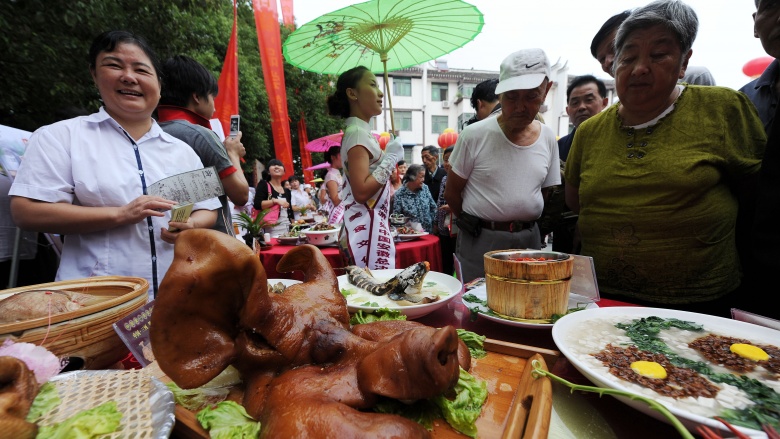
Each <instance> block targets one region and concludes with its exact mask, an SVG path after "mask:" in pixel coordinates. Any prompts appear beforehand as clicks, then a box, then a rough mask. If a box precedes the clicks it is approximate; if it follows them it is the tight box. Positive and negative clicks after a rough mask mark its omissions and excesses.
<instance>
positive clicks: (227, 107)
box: [214, 0, 239, 135]
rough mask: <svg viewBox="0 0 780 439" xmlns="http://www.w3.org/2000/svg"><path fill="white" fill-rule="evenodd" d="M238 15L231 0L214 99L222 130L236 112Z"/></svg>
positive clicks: (225, 129)
mask: <svg viewBox="0 0 780 439" xmlns="http://www.w3.org/2000/svg"><path fill="white" fill-rule="evenodd" d="M237 39H238V17H237V15H236V0H233V31H232V32H231V34H230V42H228V48H227V53H225V62H224V64H222V73H220V74H219V81H218V82H217V86H218V87H219V93H217V97H216V98H215V99H214V109H215V110H216V111H215V117H216V118H217V119H219V121H220V122H221V123H222V131H223V132H224V133H225V135H227V134H228V133H229V132H230V116H231V115H233V114H239V113H238V41H237Z"/></svg>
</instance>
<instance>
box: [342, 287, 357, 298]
mask: <svg viewBox="0 0 780 439" xmlns="http://www.w3.org/2000/svg"><path fill="white" fill-rule="evenodd" d="M340 291H341V295H342V296H344V297H349V296H351V295H353V294H355V293H357V291H356V290H354V289H352V288H342V289H341V290H340Z"/></svg>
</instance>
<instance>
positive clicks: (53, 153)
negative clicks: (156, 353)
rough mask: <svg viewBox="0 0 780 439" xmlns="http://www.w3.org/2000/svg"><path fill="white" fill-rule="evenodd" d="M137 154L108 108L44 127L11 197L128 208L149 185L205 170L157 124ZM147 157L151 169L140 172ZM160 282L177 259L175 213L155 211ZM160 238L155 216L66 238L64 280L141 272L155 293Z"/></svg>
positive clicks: (215, 204) (213, 205) (211, 203)
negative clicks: (165, 231) (168, 235)
mask: <svg viewBox="0 0 780 439" xmlns="http://www.w3.org/2000/svg"><path fill="white" fill-rule="evenodd" d="M136 144H137V145H138V150H137V155H136V150H135V147H134V146H133V144H132V142H131V141H130V140H129V139H128V137H127V136H126V135H125V133H124V130H123V129H122V128H121V127H120V126H119V124H118V123H117V122H116V121H115V120H114V119H112V118H111V116H109V115H108V113H106V111H105V110H104V109H103V108H101V109H100V111H99V112H97V113H94V114H91V115H89V116H82V117H76V118H74V119H68V120H64V121H61V122H57V123H55V124H52V125H48V126H45V127H42V128H39V129H38V130H37V131H35V132H34V133H33V135H32V136H31V137H30V142H29V145H28V146H27V150H26V151H25V154H24V160H22V165H21V166H20V168H19V172H18V174H17V175H16V179H15V180H14V184H13V186H11V191H10V192H9V194H10V195H17V196H20V197H26V198H31V199H34V200H41V201H47V202H50V203H70V204H76V205H81V206H91V207H103V206H112V207H117V206H124V205H126V204H127V203H129V202H130V201H132V200H134V199H136V198H138V197H139V196H141V195H143V189H142V184H141V178H142V177H143V178H144V180H145V183H146V187H149V186H150V185H151V184H152V183H154V182H156V181H158V180H161V179H163V178H165V177H169V176H171V175H176V174H180V173H182V172H187V171H191V170H193V169H199V168H203V164H202V163H201V161H200V158H198V155H197V154H195V151H193V150H192V148H190V147H189V145H187V144H186V143H184V142H182V141H181V140H178V139H176V138H175V137H173V136H171V135H168V134H166V133H165V132H163V130H162V129H160V127H159V126H158V125H157V123H156V122H154V121H153V122H152V128H151V129H150V130H149V132H148V133H146V134H144V136H143V137H142V138H141V139H139V140H138V141H137V142H136ZM139 161H140V163H141V168H142V169H143V171H139ZM220 206H221V204H220V202H219V200H218V199H217V198H212V199H209V200H206V201H203V202H201V203H196V204H195V207H194V208H193V209H194V210H199V209H208V210H214V209H218V208H219V207H220ZM151 219H152V227H153V228H154V230H153V236H154V241H153V244H154V254H155V255H156V262H157V283H158V285H159V283H160V282H161V281H162V279H163V277H164V276H165V273H166V272H167V271H168V267H170V265H171V262H172V261H173V244H168V243H167V242H165V241H163V240H162V239H161V238H160V229H161V228H163V227H166V228H167V227H168V221H170V219H171V212H170V211H167V212H165V216H162V217H151ZM154 257H155V256H153V252H152V244H151V243H150V238H149V228H148V226H147V221H146V220H142V221H139V222H138V223H136V224H132V225H127V226H121V227H114V228H112V229H108V230H103V231H99V232H93V233H84V234H73V235H67V236H66V237H65V244H64V246H63V250H62V257H61V260H60V266H59V270H58V271H57V280H67V279H78V278H84V277H90V276H109V275H115V276H138V277H143V278H146V279H147V280H148V281H149V293H150V295H151V294H153V292H154V287H153V273H152V266H153V263H152V259H153V258H154Z"/></svg>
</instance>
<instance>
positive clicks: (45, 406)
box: [27, 381, 62, 422]
mask: <svg viewBox="0 0 780 439" xmlns="http://www.w3.org/2000/svg"><path fill="white" fill-rule="evenodd" d="M61 402H62V400H61V399H60V395H59V393H57V386H56V385H55V384H54V383H53V382H51V381H49V382H47V383H44V384H43V386H41V389H40V390H39V391H38V395H37V396H36V397H35V399H34V400H33V403H32V406H31V407H30V411H29V413H27V421H29V422H35V421H36V420H38V419H39V418H40V417H42V416H43V415H45V414H46V413H49V412H50V411H52V410H53V409H54V408H55V407H57V406H58V405H60V403H61Z"/></svg>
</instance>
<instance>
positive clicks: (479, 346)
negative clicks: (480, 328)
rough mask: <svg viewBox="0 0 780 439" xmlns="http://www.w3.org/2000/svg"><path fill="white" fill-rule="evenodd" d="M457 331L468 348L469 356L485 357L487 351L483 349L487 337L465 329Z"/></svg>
mask: <svg viewBox="0 0 780 439" xmlns="http://www.w3.org/2000/svg"><path fill="white" fill-rule="evenodd" d="M457 331H458V337H460V339H461V340H463V343H466V347H468V348H469V352H470V353H471V358H485V357H486V356H487V351H485V339H486V338H487V337H485V336H484V335H479V334H477V333H476V332H471V331H466V330H465V329H457Z"/></svg>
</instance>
